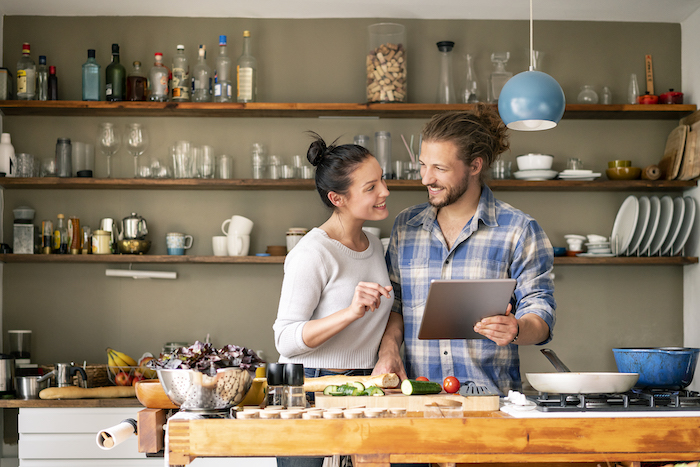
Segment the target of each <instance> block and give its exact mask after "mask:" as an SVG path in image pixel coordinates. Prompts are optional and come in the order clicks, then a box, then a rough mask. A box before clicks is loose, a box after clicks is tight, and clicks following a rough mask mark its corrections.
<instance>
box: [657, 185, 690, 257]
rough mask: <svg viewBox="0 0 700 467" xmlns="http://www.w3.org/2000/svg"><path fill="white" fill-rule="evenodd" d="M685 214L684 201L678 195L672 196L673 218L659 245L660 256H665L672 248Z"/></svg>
mask: <svg viewBox="0 0 700 467" xmlns="http://www.w3.org/2000/svg"><path fill="white" fill-rule="evenodd" d="M684 215H685V202H684V201H683V198H681V197H680V196H679V197H677V198H673V219H672V220H671V228H670V229H669V231H668V235H667V236H666V239H665V240H664V243H663V244H662V245H661V256H666V255H670V254H671V248H673V242H675V241H676V237H678V232H680V231H681V224H682V223H683V217H684Z"/></svg>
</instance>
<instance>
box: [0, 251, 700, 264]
mask: <svg viewBox="0 0 700 467" xmlns="http://www.w3.org/2000/svg"><path fill="white" fill-rule="evenodd" d="M284 258H285V257H284V256H187V255H184V256H169V255H15V254H0V262H3V263H60V264H67V263H83V264H85V263H96V264H114V263H121V264H132V263H142V264H147V263H161V264H284ZM697 262H698V258H697V257H693V256H653V257H625V256H619V257H615V258H591V257H571V256H557V257H556V258H554V264H555V265H556V266H583V265H606V266H615V265H618V266H643V265H649V266H684V265H686V264H697Z"/></svg>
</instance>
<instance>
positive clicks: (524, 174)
mask: <svg viewBox="0 0 700 467" xmlns="http://www.w3.org/2000/svg"><path fill="white" fill-rule="evenodd" d="M513 176H514V177H515V178H517V179H518V180H551V179H553V178H554V177H556V176H557V171H556V170H518V171H517V172H514V173H513Z"/></svg>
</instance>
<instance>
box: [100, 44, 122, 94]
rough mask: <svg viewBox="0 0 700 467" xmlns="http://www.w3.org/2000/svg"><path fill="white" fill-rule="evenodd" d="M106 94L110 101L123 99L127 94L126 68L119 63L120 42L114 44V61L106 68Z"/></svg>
mask: <svg viewBox="0 0 700 467" xmlns="http://www.w3.org/2000/svg"><path fill="white" fill-rule="evenodd" d="M105 96H106V100H108V101H123V100H124V99H125V96H126V69H124V66H123V65H122V64H121V63H119V44H112V63H110V64H109V65H107V68H106V69H105Z"/></svg>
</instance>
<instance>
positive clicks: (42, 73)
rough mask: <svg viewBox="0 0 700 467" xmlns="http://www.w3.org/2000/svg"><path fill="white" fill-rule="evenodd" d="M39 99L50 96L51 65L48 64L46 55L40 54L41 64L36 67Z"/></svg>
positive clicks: (45, 98)
mask: <svg viewBox="0 0 700 467" xmlns="http://www.w3.org/2000/svg"><path fill="white" fill-rule="evenodd" d="M36 88H37V99H38V100H40V101H45V100H48V98H49V67H47V66H46V55H39V66H38V67H37V68H36Z"/></svg>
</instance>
